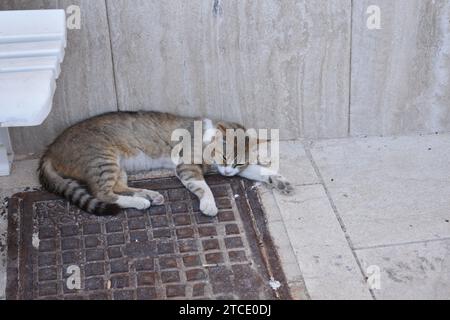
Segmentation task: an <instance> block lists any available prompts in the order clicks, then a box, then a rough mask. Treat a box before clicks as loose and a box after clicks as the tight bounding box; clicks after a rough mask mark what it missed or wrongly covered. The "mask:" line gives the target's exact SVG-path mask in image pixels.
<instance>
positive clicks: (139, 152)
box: [39, 112, 292, 216]
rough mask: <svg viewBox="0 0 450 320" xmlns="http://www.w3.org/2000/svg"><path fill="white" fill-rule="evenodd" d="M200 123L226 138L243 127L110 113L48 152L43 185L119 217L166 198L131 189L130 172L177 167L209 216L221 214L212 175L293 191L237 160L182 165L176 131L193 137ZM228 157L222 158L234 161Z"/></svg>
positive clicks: (59, 140) (82, 205)
mask: <svg viewBox="0 0 450 320" xmlns="http://www.w3.org/2000/svg"><path fill="white" fill-rule="evenodd" d="M198 120H200V121H203V132H204V134H205V133H206V130H207V129H214V128H217V129H219V130H220V131H221V132H223V133H224V134H226V129H233V128H234V129H236V128H243V127H241V126H239V125H237V124H233V123H226V122H213V121H211V120H209V119H200V118H188V117H180V116H175V115H172V114H167V113H159V112H116V113H108V114H104V115H101V116H97V117H94V118H91V119H88V120H86V121H83V122H81V123H79V124H76V125H74V126H73V127H71V128H69V129H67V130H66V131H65V132H64V133H63V134H62V135H60V136H59V137H58V138H57V139H56V140H55V141H54V142H53V143H52V144H51V145H50V146H49V147H48V148H47V150H46V152H45V153H44V155H43V156H42V158H41V162H40V165H39V179H40V182H41V184H42V185H43V186H44V188H46V189H47V190H49V191H51V192H54V193H57V194H60V195H62V196H64V197H65V198H67V199H68V200H69V201H70V202H71V203H72V204H74V205H76V206H78V207H79V208H81V209H83V210H85V211H86V212H89V213H92V214H95V215H114V214H117V213H118V212H119V211H120V209H121V208H135V209H139V210H141V209H147V208H149V207H150V206H151V205H152V204H153V205H161V204H163V202H164V198H163V196H162V195H161V194H160V193H158V192H155V191H151V190H145V189H136V188H130V187H128V185H127V172H130V171H144V170H152V169H157V168H173V169H174V170H175V172H176V175H177V177H178V178H179V179H180V180H181V182H182V183H183V184H184V186H186V188H187V189H188V190H189V191H191V192H192V193H194V194H195V195H196V196H197V197H198V198H199V200H200V210H201V212H202V213H203V214H205V215H208V216H215V215H216V214H217V207H216V204H215V201H214V197H213V195H212V193H211V190H210V188H209V187H208V185H207V184H206V182H205V180H204V176H203V175H204V174H205V173H206V172H208V171H211V170H213V171H216V172H217V171H218V172H219V173H220V174H222V175H224V176H234V175H239V176H242V177H245V178H248V179H251V180H255V181H261V182H265V183H267V184H270V185H272V186H273V187H275V188H276V189H279V190H280V191H282V192H283V193H290V192H291V191H292V187H291V185H290V184H289V182H287V180H286V179H285V178H284V177H282V176H280V175H278V174H276V173H275V172H274V173H273V174H271V175H262V174H261V172H260V171H261V166H260V165H254V164H253V165H251V164H248V163H247V164H246V163H244V164H238V163H235V160H234V161H227V164H221V163H217V164H214V163H213V164H212V165H194V164H184V163H182V162H181V163H179V164H178V165H176V164H175V163H174V162H173V161H172V159H171V152H172V148H173V147H174V145H175V142H173V141H171V135H172V132H173V131H174V130H175V129H179V128H184V129H186V130H188V131H189V132H191V133H193V130H194V129H193V128H194V121H198ZM209 131H211V130H209ZM204 137H206V134H205V135H204ZM213 138H214V137H209V138H208V140H211V139H213ZM223 141H225V139H223ZM205 142H206V141H204V143H205ZM224 150H226V148H225V149H224ZM227 152H228V151H226V152H225V153H224V154H223V155H222V156H223V158H224V159H225V160H230V159H227V154H226V153H227ZM246 152H249V150H246Z"/></svg>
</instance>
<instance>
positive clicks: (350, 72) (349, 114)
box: [347, 0, 353, 137]
mask: <svg viewBox="0 0 450 320" xmlns="http://www.w3.org/2000/svg"><path fill="white" fill-rule="evenodd" d="M349 53H350V56H349V77H348V79H349V84H348V116H347V136H348V137H351V125H352V120H351V115H352V64H353V0H350V50H349Z"/></svg>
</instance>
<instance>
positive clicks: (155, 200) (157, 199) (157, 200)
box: [152, 192, 164, 206]
mask: <svg viewBox="0 0 450 320" xmlns="http://www.w3.org/2000/svg"><path fill="white" fill-rule="evenodd" d="M152 204H154V205H155V206H160V205H163V204H164V196H163V195H162V194H160V193H159V192H155V194H153V195H152Z"/></svg>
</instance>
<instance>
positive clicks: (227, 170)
mask: <svg viewBox="0 0 450 320" xmlns="http://www.w3.org/2000/svg"><path fill="white" fill-rule="evenodd" d="M232 173H233V169H230V168H225V175H227V176H229V175H231V174H232Z"/></svg>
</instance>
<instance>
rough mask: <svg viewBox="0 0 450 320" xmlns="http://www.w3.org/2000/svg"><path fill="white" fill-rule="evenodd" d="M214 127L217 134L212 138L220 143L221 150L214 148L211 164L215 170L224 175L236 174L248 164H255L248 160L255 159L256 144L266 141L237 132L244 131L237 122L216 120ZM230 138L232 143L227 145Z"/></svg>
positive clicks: (265, 141)
mask: <svg viewBox="0 0 450 320" xmlns="http://www.w3.org/2000/svg"><path fill="white" fill-rule="evenodd" d="M215 127H216V129H217V131H216V132H217V133H218V134H217V135H216V136H214V138H213V139H215V141H216V142H217V143H220V144H221V145H222V150H220V149H215V150H214V157H213V159H214V160H213V164H214V166H215V168H216V169H217V171H218V172H219V173H220V174H221V175H223V176H226V177H232V176H236V175H238V174H239V173H240V172H242V171H243V170H245V169H246V168H247V167H248V166H249V165H250V164H255V163H253V162H252V163H250V162H251V161H252V159H257V152H258V144H260V143H267V142H268V141H267V140H259V139H256V138H253V139H252V138H251V137H250V136H249V135H248V134H245V135H239V134H237V133H238V132H240V134H242V133H245V132H246V129H245V128H244V127H243V126H241V125H239V124H237V123H232V122H218V123H217V124H216V126H215ZM232 140H233V141H234V144H233V145H232V146H231V147H230V146H228V147H227V141H228V142H229V141H232ZM239 141H240V142H239ZM253 161H254V160H253Z"/></svg>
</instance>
